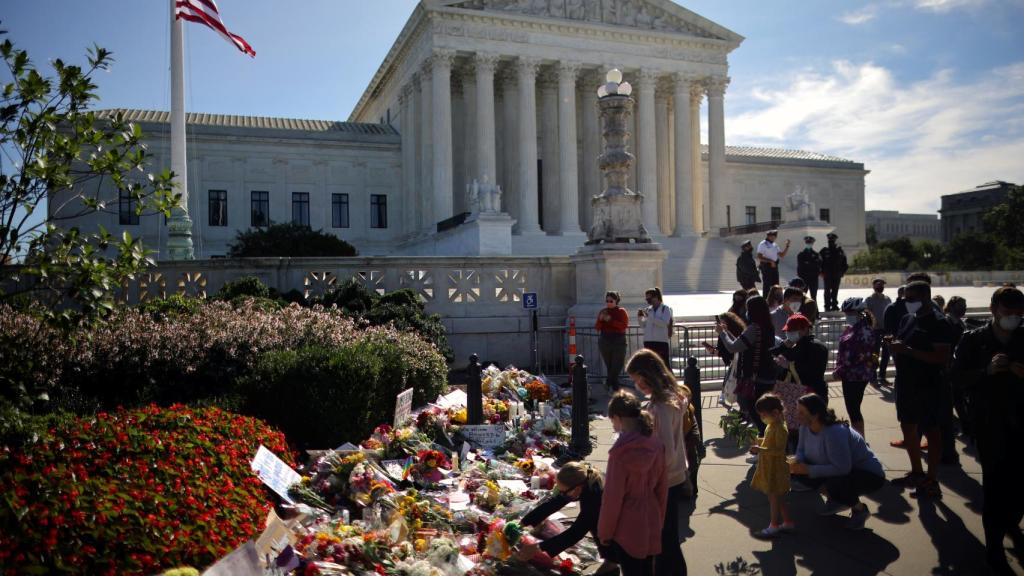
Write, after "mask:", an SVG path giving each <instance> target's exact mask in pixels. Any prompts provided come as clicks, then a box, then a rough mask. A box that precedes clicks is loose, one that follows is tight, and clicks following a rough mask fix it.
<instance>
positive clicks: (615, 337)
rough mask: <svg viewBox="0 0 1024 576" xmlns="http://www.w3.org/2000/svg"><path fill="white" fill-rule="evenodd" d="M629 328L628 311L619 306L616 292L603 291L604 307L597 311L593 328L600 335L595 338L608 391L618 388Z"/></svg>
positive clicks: (624, 359) (624, 361)
mask: <svg viewBox="0 0 1024 576" xmlns="http://www.w3.org/2000/svg"><path fill="white" fill-rule="evenodd" d="M628 328H629V313H628V312H626V309H625V308H623V307H621V306H619V293H618V292H614V291H611V292H605V294H604V308H602V309H601V311H600V312H598V313H597V323H596V324H595V325H594V329H595V330H597V331H598V333H599V334H600V336H598V338H597V349H598V351H600V353H601V359H602V360H604V365H605V369H606V370H607V373H608V375H607V377H606V378H605V385H606V386H607V387H608V392H609V393H611V392H615V391H616V390H618V389H619V374H621V373H622V366H623V365H624V364H625V363H626V329H628Z"/></svg>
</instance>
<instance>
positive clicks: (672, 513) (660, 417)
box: [626, 350, 692, 576]
mask: <svg viewBox="0 0 1024 576" xmlns="http://www.w3.org/2000/svg"><path fill="white" fill-rule="evenodd" d="M626 373H627V374H629V376H630V378H632V379H633V383H635V384H636V388H637V390H639V391H640V392H642V393H643V394H644V395H645V396H647V398H648V402H647V403H646V404H644V406H643V408H644V410H646V411H647V412H649V413H650V414H651V417H652V418H653V420H654V435H655V436H656V437H657V438H658V439H659V440H661V444H662V446H664V450H665V481H666V482H667V483H668V508H667V510H666V511H665V524H664V525H663V526H662V529H661V554H659V555H658V557H657V558H655V559H654V572H655V574H656V575H657V576H686V559H685V558H684V557H683V549H682V547H681V546H680V545H679V501H680V500H683V499H684V498H686V497H688V494H692V489H691V488H690V486H689V479H690V475H689V472H688V468H687V462H686V414H687V411H688V409H689V399H688V398H687V397H686V396H685V395H684V394H682V393H681V391H680V388H679V384H678V383H677V382H676V379H675V377H674V376H673V375H672V372H671V371H670V370H669V369H668V366H666V365H665V363H664V362H662V361H661V357H660V356H658V355H657V354H654V353H653V352H651V351H650V350H639V351H638V352H637V353H636V354H633V357H632V358H630V359H629V364H628V365H627V366H626Z"/></svg>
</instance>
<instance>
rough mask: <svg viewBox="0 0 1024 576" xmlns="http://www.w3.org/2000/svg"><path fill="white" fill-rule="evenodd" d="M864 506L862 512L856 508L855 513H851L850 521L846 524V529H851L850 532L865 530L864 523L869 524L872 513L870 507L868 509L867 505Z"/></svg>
mask: <svg viewBox="0 0 1024 576" xmlns="http://www.w3.org/2000/svg"><path fill="white" fill-rule="evenodd" d="M863 506H864V507H863V508H861V509H860V510H857V509H856V508H854V509H853V512H851V513H850V519H849V520H847V522H846V527H847V528H848V529H850V530H863V529H864V523H865V522H867V521H868V518H870V517H871V512H870V511H869V510H868V507H867V505H866V504H865V505H863Z"/></svg>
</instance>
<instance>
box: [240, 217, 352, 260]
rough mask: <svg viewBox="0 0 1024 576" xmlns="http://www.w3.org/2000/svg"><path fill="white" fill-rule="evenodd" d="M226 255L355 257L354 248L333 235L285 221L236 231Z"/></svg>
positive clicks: (245, 256) (247, 256)
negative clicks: (284, 222)
mask: <svg viewBox="0 0 1024 576" xmlns="http://www.w3.org/2000/svg"><path fill="white" fill-rule="evenodd" d="M228 255H229V256H231V257H232V258H249V257H266V256H290V257H300V256H355V255H356V249H355V247H353V246H352V245H351V244H349V243H348V242H345V241H344V240H342V239H341V238H338V237H337V236H335V235H333V234H327V233H325V232H324V231H322V230H313V229H312V228H310V227H309V226H303V225H302V224H294V223H288V224H271V225H270V226H267V227H265V228H253V229H251V230H245V231H239V232H238V235H237V236H235V241H234V243H232V244H231V246H229V247H228Z"/></svg>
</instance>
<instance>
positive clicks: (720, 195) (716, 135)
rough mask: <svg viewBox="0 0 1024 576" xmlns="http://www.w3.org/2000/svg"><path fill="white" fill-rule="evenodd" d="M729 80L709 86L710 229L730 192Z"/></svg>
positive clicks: (709, 84) (712, 83)
mask: <svg viewBox="0 0 1024 576" xmlns="http://www.w3.org/2000/svg"><path fill="white" fill-rule="evenodd" d="M728 85H729V78H727V77H726V78H712V79H711V80H710V81H709V82H708V85H707V90H708V168H709V178H708V182H709V183H710V186H709V190H708V206H707V212H708V215H709V217H710V219H709V220H708V223H707V225H708V227H709V228H714V226H715V222H716V221H715V218H720V215H718V214H716V213H715V206H716V205H717V204H719V203H721V202H722V201H723V200H725V199H726V195H727V193H728V191H727V190H726V188H727V186H726V182H725V106H724V104H723V102H722V101H723V100H724V99H725V87H726V86H728Z"/></svg>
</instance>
